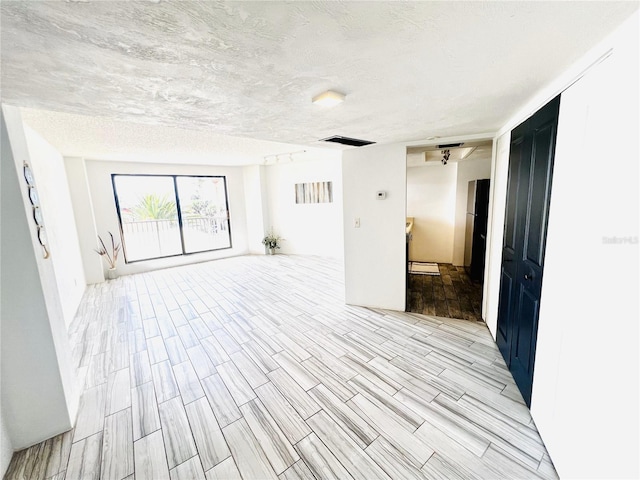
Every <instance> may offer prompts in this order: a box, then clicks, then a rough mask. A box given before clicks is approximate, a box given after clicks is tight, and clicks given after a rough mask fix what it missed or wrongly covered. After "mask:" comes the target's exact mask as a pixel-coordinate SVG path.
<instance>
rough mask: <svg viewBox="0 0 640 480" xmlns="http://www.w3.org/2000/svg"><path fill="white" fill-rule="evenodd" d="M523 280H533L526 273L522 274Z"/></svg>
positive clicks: (531, 276)
mask: <svg viewBox="0 0 640 480" xmlns="http://www.w3.org/2000/svg"><path fill="white" fill-rule="evenodd" d="M524 279H525V280H529V281H531V280H533V275H529V274H528V273H525V274H524Z"/></svg>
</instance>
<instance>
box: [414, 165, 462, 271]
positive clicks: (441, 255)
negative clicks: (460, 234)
mask: <svg viewBox="0 0 640 480" xmlns="http://www.w3.org/2000/svg"><path fill="white" fill-rule="evenodd" d="M457 177H458V162H450V163H449V164H447V165H442V164H441V163H436V164H434V165H424V166H420V167H410V168H407V216H408V217H414V224H413V230H412V240H411V243H410V244H409V259H410V260H412V261H416V262H440V263H451V261H452V259H453V239H454V222H455V213H456V186H457V183H456V179H457ZM465 197H466V195H465Z"/></svg>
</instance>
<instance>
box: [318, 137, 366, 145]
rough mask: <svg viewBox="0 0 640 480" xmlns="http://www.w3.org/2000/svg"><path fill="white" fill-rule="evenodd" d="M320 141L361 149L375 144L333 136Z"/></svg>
mask: <svg viewBox="0 0 640 480" xmlns="http://www.w3.org/2000/svg"><path fill="white" fill-rule="evenodd" d="M320 141H321V142H333V143H341V144H342V145H349V146H350V147H363V146H365V145H371V144H372V143H376V142H370V141H368V140H358V139H357V138H349V137H342V136H340V135H334V136H333V137H327V138H323V139H321V140H320Z"/></svg>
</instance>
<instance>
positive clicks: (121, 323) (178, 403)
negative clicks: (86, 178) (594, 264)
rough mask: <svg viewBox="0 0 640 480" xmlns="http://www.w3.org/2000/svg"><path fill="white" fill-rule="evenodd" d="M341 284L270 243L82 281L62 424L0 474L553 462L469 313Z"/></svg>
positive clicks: (161, 475)
mask: <svg viewBox="0 0 640 480" xmlns="http://www.w3.org/2000/svg"><path fill="white" fill-rule="evenodd" d="M343 291H344V286H343V284H342V272H341V267H340V265H339V264H338V263H337V262H335V261H332V260H327V259H323V258H314V257H300V256H284V255H275V256H246V257H236V258H231V259H225V260H219V261H215V262H208V263H202V264H198V265H192V266H186V267H180V268H174V269H168V270H162V271H157V272H152V273H145V274H141V275H133V276H128V277H123V278H120V279H118V280H114V281H110V282H107V283H103V284H100V285H95V286H91V287H90V288H88V290H87V292H86V294H85V297H84V299H83V301H82V305H81V307H80V309H79V312H78V315H77V317H76V319H75V320H74V322H73V323H72V326H71V328H70V338H71V343H72V346H73V354H74V358H75V360H76V361H77V364H78V374H79V379H80V383H81V385H82V390H83V394H82V398H81V404H80V411H79V414H78V419H77V423H76V427H75V429H74V430H72V431H70V432H68V433H65V434H63V435H60V436H58V437H55V438H52V439H50V440H47V441H46V442H43V443H41V444H39V445H36V446H34V447H31V448H29V449H26V450H23V451H21V452H18V453H16V454H14V456H13V459H12V462H11V465H10V467H9V471H8V472H7V475H6V478H7V479H19V478H26V479H30V480H31V479H45V478H46V479H49V478H51V479H56V480H62V479H64V478H66V479H68V480H75V479H114V480H122V479H127V480H133V479H134V478H135V479H136V480H142V479H152V480H160V479H165V478H168V479H171V480H180V479H207V480H213V479H240V478H242V479H244V480H250V479H276V478H278V479H280V480H292V479H313V478H317V479H325V478H326V479H331V478H336V479H351V478H353V479H362V480H372V479H389V478H393V479H419V478H461V479H462V478H464V479H466V478H557V476H556V473H555V471H554V469H553V466H552V464H551V462H550V459H549V457H548V455H547V453H546V450H545V447H544V445H543V443H542V441H541V439H540V437H539V435H538V433H537V431H536V429H535V426H534V425H533V422H532V420H531V416H530V414H529V411H528V410H527V408H526V406H525V405H524V404H523V402H522V399H521V397H520V394H519V393H518V390H517V389H516V387H515V385H514V383H513V380H512V378H511V375H510V374H509V372H508V371H507V370H506V368H505V365H504V363H503V361H502V359H501V357H500V354H499V353H498V350H497V348H496V346H495V344H494V342H493V341H492V339H491V336H490V334H489V332H488V331H487V329H486V327H485V326H484V325H483V324H477V323H472V322H468V321H462V320H449V319H442V318H436V317H429V316H422V315H416V314H405V313H397V312H389V311H382V310H372V309H366V308H359V307H352V306H346V305H344V295H343Z"/></svg>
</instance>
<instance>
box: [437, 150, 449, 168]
mask: <svg viewBox="0 0 640 480" xmlns="http://www.w3.org/2000/svg"><path fill="white" fill-rule="evenodd" d="M440 153H442V164H443V165H446V164H447V162H448V161H449V157H450V156H451V151H450V150H442V151H441V152H440Z"/></svg>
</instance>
